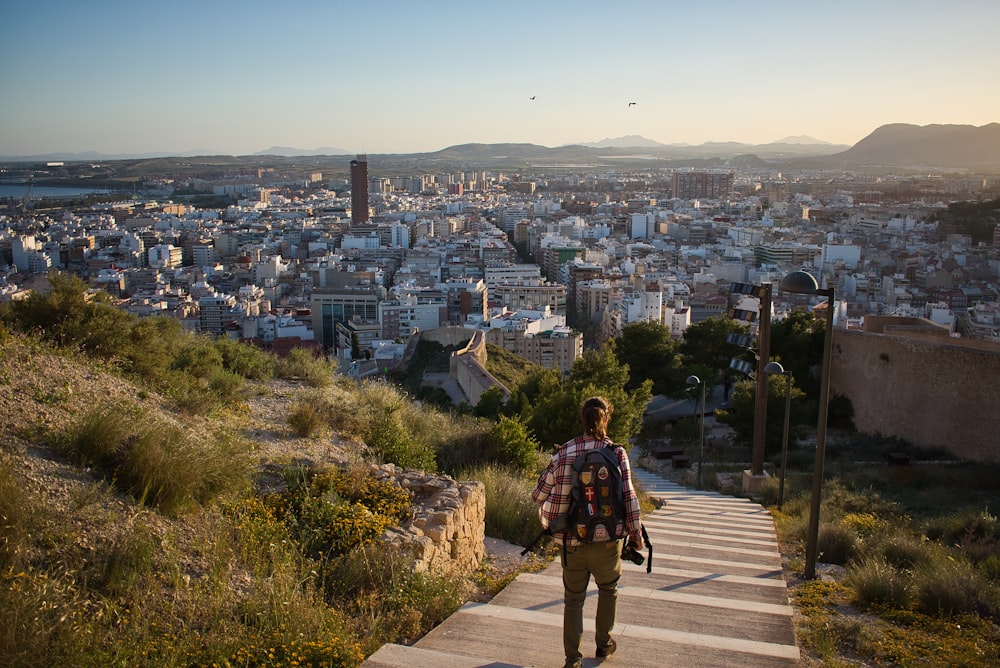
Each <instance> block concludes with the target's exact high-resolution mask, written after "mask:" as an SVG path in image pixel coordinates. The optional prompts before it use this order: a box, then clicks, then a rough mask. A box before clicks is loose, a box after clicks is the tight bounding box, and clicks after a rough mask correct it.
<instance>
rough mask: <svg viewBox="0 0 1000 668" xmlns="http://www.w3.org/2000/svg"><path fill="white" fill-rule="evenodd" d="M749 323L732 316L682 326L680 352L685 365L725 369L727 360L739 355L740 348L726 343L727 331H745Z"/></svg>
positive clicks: (745, 332)
mask: <svg viewBox="0 0 1000 668" xmlns="http://www.w3.org/2000/svg"><path fill="white" fill-rule="evenodd" d="M749 332H750V325H748V324H747V323H745V322H741V321H739V320H734V319H732V318H721V317H713V318H708V319H707V320H702V321H701V322H696V323H694V324H691V325H689V326H688V327H687V329H685V330H684V335H683V337H682V338H683V342H682V343H681V345H680V352H681V354H682V355H683V356H684V365H685V367H687V366H696V365H697V366H700V367H703V368H705V369H713V370H716V371H717V370H719V369H726V368H728V367H729V360H730V359H731V358H733V357H735V356H738V355H739V354H740V353H741V352H743V349H742V348H740V347H739V346H737V345H735V344H733V343H727V342H726V338H727V337H728V336H729V335H730V334H747V333H749Z"/></svg>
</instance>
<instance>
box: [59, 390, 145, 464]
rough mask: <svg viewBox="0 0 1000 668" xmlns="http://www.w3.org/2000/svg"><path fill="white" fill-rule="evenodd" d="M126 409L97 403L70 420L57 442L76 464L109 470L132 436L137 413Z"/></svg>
mask: <svg viewBox="0 0 1000 668" xmlns="http://www.w3.org/2000/svg"><path fill="white" fill-rule="evenodd" d="M130 413H131V411H130V410H129V409H128V407H125V406H116V405H111V404H108V405H103V406H97V407H95V408H94V409H92V410H90V411H88V412H87V413H85V414H84V415H83V416H82V417H81V418H80V419H79V420H77V421H76V422H75V423H74V424H72V425H71V426H70V427H69V428H68V429H67V430H66V431H65V432H64V434H63V435H62V437H61V438H58V439H57V440H58V445H59V447H60V449H61V450H62V451H63V452H64V453H65V454H66V455H67V456H68V457H69V458H70V460H72V461H73V462H74V463H76V464H79V465H80V466H92V467H95V468H99V469H103V470H105V471H108V470H113V469H114V468H115V467H116V466H117V465H118V464H119V462H120V460H121V457H122V452H123V451H124V450H125V449H126V448H127V447H128V446H129V443H130V440H131V439H133V437H134V429H135V424H136V422H137V421H138V420H137V419H136V418H137V417H138V416H136V415H135V414H130Z"/></svg>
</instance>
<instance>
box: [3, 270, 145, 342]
mask: <svg viewBox="0 0 1000 668" xmlns="http://www.w3.org/2000/svg"><path fill="white" fill-rule="evenodd" d="M48 279H49V284H50V286H51V290H50V291H49V292H47V293H41V292H38V291H33V292H32V293H31V294H30V295H29V296H28V298H27V299H24V300H18V301H14V302H11V303H10V304H9V305H8V307H7V308H6V309H5V310H4V315H3V317H4V319H6V320H8V321H9V322H10V323H11V325H12V326H13V327H14V328H16V329H18V330H20V331H23V332H29V333H36V334H37V335H38V336H40V337H41V338H43V339H46V340H48V341H51V342H53V343H55V344H56V345H57V346H60V347H66V348H77V349H79V350H81V351H83V352H85V353H87V354H90V355H97V356H100V357H107V358H110V357H114V356H116V355H118V354H119V353H120V351H121V350H122V348H123V347H125V346H127V345H128V344H129V331H130V330H131V327H132V325H133V324H134V322H135V320H136V318H135V316H132V315H130V314H129V313H126V312H125V311H122V310H121V309H118V308H116V307H115V306H114V304H112V303H111V297H110V295H108V293H106V292H103V291H96V292H93V293H92V292H89V291H88V288H87V284H86V283H84V282H83V281H82V280H81V279H80V278H78V277H76V276H73V275H71V274H62V273H59V272H53V273H51V274H49V276H48Z"/></svg>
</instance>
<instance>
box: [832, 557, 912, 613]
mask: <svg viewBox="0 0 1000 668" xmlns="http://www.w3.org/2000/svg"><path fill="white" fill-rule="evenodd" d="M847 584H848V585H849V586H850V587H851V588H852V590H853V591H852V600H853V601H854V602H855V603H857V604H858V605H862V606H865V607H868V608H872V607H877V606H890V607H893V608H898V609H906V608H907V607H908V606H909V603H910V589H909V581H908V579H907V577H906V576H905V575H904V574H903V573H901V572H900V571H899V570H897V569H896V568H895V567H894V566H893V565H892V564H890V563H888V562H886V561H885V560H883V559H880V558H878V557H863V558H862V559H860V560H859V561H857V562H852V563H851V568H850V575H849V576H848V579H847Z"/></svg>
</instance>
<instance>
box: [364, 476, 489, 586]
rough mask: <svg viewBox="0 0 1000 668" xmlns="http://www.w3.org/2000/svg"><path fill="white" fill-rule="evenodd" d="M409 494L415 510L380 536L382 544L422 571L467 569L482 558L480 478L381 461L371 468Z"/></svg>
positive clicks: (483, 532)
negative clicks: (408, 557)
mask: <svg viewBox="0 0 1000 668" xmlns="http://www.w3.org/2000/svg"><path fill="white" fill-rule="evenodd" d="M375 475H376V477H378V478H379V479H380V480H385V479H391V480H394V481H395V482H397V483H398V484H399V485H400V486H402V487H403V489H405V490H407V491H408V492H410V493H411V495H412V496H413V505H414V508H415V510H414V512H413V515H412V516H411V517H410V519H408V520H407V521H406V522H404V524H403V525H402V526H401V527H394V528H391V529H388V530H387V531H386V532H385V534H384V535H383V536H382V540H383V543H384V544H386V545H387V546H392V547H396V548H400V549H402V550H404V551H405V552H407V553H409V554H411V555H412V556H413V558H414V565H415V568H416V569H417V570H418V571H421V572H427V571H430V572H460V573H470V572H472V571H474V570H475V569H476V568H478V567H479V565H480V563H481V562H482V560H483V559H484V558H485V557H486V542H485V538H486V487H485V486H484V485H483V483H481V482H475V481H472V482H458V481H456V480H454V479H453V478H451V477H449V476H446V475H440V474H428V473H424V472H423V471H416V470H413V469H402V468H399V467H398V466H395V465H394V464H385V465H383V466H379V467H377V468H376V469H375Z"/></svg>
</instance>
